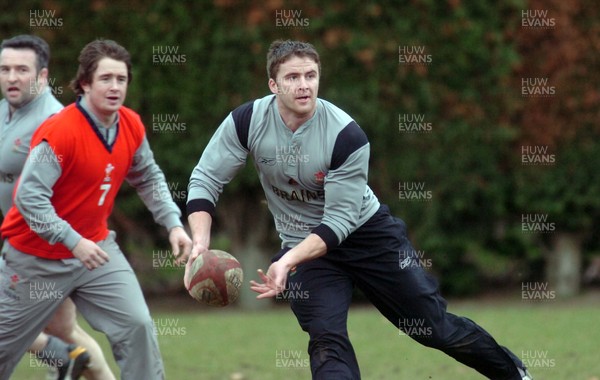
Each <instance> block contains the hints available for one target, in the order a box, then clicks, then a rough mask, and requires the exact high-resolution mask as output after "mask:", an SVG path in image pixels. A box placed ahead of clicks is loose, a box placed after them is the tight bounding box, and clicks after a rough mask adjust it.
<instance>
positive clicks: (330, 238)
mask: <svg viewBox="0 0 600 380" xmlns="http://www.w3.org/2000/svg"><path fill="white" fill-rule="evenodd" d="M312 233H313V234H315V235H317V236H319V237H320V238H321V239H323V241H324V242H325V245H327V252H329V251H330V250H332V249H333V248H335V247H337V246H338V245H339V244H340V241H339V240H338V237H337V235H336V234H335V232H333V230H332V229H331V228H329V226H327V225H325V224H319V225H318V226H317V227H316V228H315V229H314V230H312Z"/></svg>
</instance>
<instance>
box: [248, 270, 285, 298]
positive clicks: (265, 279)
mask: <svg viewBox="0 0 600 380" xmlns="http://www.w3.org/2000/svg"><path fill="white" fill-rule="evenodd" d="M289 270H290V268H288V267H287V265H285V264H284V263H283V260H280V261H276V262H274V263H273V264H271V266H270V267H269V269H268V270H267V273H266V274H265V273H264V272H263V270H262V269H259V270H258V276H259V277H260V280H261V281H262V282H256V281H254V280H250V289H252V290H253V291H255V292H256V293H258V296H256V298H258V299H262V298H269V297H275V296H276V295H278V294H279V293H281V292H283V291H284V290H285V284H286V282H287V275H288V272H289Z"/></svg>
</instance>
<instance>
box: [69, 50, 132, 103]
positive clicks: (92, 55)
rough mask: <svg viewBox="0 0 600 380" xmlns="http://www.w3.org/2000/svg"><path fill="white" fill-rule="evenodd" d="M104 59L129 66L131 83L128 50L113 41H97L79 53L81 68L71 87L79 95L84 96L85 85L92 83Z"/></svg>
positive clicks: (128, 79) (128, 74)
mask: <svg viewBox="0 0 600 380" xmlns="http://www.w3.org/2000/svg"><path fill="white" fill-rule="evenodd" d="M102 58H111V59H114V60H115V61H121V62H124V63H125V65H126V66H127V83H131V80H132V79H133V76H132V74H131V56H130V55H129V52H128V51H127V49H125V48H124V47H123V46H121V45H119V44H118V43H116V42H115V41H112V40H102V39H99V40H95V41H92V42H90V43H89V44H87V45H85V47H84V48H83V49H82V50H81V53H79V68H78V69H77V74H76V75H75V78H73V80H72V81H71V83H70V87H71V88H72V89H73V91H75V93H76V94H77V95H81V94H83V87H82V86H83V85H84V84H90V83H92V79H93V76H94V72H95V71H96V69H97V68H98V62H100V60H101V59H102Z"/></svg>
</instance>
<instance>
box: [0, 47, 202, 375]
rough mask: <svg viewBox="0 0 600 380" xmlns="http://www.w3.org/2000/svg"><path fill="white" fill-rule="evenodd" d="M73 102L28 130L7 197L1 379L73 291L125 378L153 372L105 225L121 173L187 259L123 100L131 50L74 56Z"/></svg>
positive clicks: (141, 311)
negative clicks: (27, 149) (27, 146)
mask: <svg viewBox="0 0 600 380" xmlns="http://www.w3.org/2000/svg"><path fill="white" fill-rule="evenodd" d="M79 63H80V65H79V69H78V72H77V75H76V78H75V79H74V80H73V82H72V84H71V85H72V87H73V89H74V90H75V92H76V93H77V94H78V95H79V97H78V99H77V101H76V103H74V104H71V105H69V106H67V107H66V108H64V109H63V110H62V111H61V112H59V113H57V114H56V115H54V116H52V117H51V118H49V119H48V120H47V121H46V122H45V123H44V124H42V125H41V126H40V128H39V129H38V130H37V131H36V133H35V134H34V136H33V138H32V142H31V147H32V150H31V153H30V155H29V157H28V159H27V162H26V164H25V166H24V168H23V172H22V174H21V178H20V183H19V184H18V186H17V188H16V191H15V196H14V206H13V207H12V208H11V209H10V210H9V212H8V214H7V215H6V218H5V220H4V222H3V223H2V227H1V228H0V232H1V234H2V238H4V239H5V240H6V243H5V244H6V245H7V248H6V249H5V251H6V252H5V258H6V265H5V266H4V268H3V269H2V272H1V273H0V336H2V337H3V338H2V339H1V340H0V379H2V380H3V379H8V378H9V377H10V374H11V373H12V371H13V370H14V367H15V366H16V364H17V363H18V360H19V359H20V357H21V356H22V354H23V353H24V352H25V350H26V349H27V347H28V345H29V344H30V343H31V341H32V340H33V339H34V338H35V337H36V335H37V334H38V333H39V332H40V331H41V330H42V329H43V327H44V326H45V325H46V323H47V322H48V319H49V318H50V317H51V316H52V314H53V312H54V310H56V308H57V307H58V305H59V304H60V302H62V300H63V299H64V298H66V297H71V298H72V299H73V301H74V302H75V304H76V305H77V308H78V310H80V312H81V313H82V315H83V316H84V317H85V318H86V320H87V321H88V322H89V323H90V325H91V326H92V327H94V328H95V329H97V330H100V331H102V332H104V333H105V334H106V335H107V337H108V339H109V341H110V343H111V346H112V350H113V354H114V356H115V358H116V360H117V364H118V365H119V366H120V368H121V378H122V379H148V380H151V379H162V378H163V377H164V369H163V364H162V359H161V355H160V351H159V349H158V344H157V340H156V336H155V334H154V326H153V323H152V319H151V317H150V313H149V310H148V307H147V305H146V303H145V301H144V297H143V295H142V292H141V289H140V286H139V284H138V282H137V279H136V276H135V274H134V273H133V271H132V269H131V267H130V265H129V263H128V262H127V260H126V259H125V257H124V256H123V254H122V252H121V251H120V249H119V246H118V245H117V243H116V241H115V233H114V232H113V231H110V230H109V229H108V226H107V220H108V217H109V215H110V213H111V211H112V208H113V205H114V199H115V197H116V195H117V192H118V190H119V188H120V187H121V184H122V183H123V181H124V180H126V181H127V182H128V183H129V184H131V185H132V186H133V187H135V188H136V190H137V192H138V194H139V195H140V197H141V198H142V200H143V201H144V204H145V205H146V206H147V207H148V209H149V210H150V211H151V212H152V215H153V216H154V219H155V221H156V222H157V223H159V224H160V225H162V226H164V227H165V228H167V230H168V231H169V241H170V243H171V245H172V248H173V255H174V256H176V257H178V261H180V262H181V261H185V260H186V259H187V256H188V255H189V252H190V249H191V240H190V238H189V237H188V235H187V233H186V232H185V230H184V229H183V225H182V223H181V220H180V218H181V212H180V210H179V208H178V207H177V205H176V204H175V203H174V202H173V200H172V198H171V196H170V194H169V190H168V186H167V184H166V180H165V177H164V174H163V173H162V171H161V170H160V168H159V167H158V165H157V164H156V162H155V161H154V158H153V154H152V151H151V149H150V147H149V145H148V141H147V139H146V135H145V128H144V125H143V124H142V122H141V119H140V117H139V115H137V114H136V113H135V112H133V111H132V110H130V109H128V108H126V107H124V106H123V102H124V100H125V96H126V93H127V86H128V84H129V83H130V82H131V79H132V77H131V60H130V56H129V53H128V52H127V50H125V49H124V48H123V47H122V46H120V45H118V44H117V43H116V42H114V41H108V40H97V41H93V42H91V43H90V44H88V45H87V46H86V47H85V48H84V49H83V50H82V52H81V54H80V56H79Z"/></svg>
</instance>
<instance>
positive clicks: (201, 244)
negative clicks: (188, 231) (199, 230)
mask: <svg viewBox="0 0 600 380" xmlns="http://www.w3.org/2000/svg"><path fill="white" fill-rule="evenodd" d="M205 240H206V239H205ZM205 240H204V241H197V240H195V241H194V242H193V245H192V252H191V253H190V256H189V257H188V260H187V263H185V273H184V274H183V285H185V288H186V289H188V288H189V285H190V279H189V278H188V275H189V273H191V272H190V271H191V270H192V264H193V263H194V260H196V258H197V257H198V256H200V255H201V254H202V253H204V252H206V251H208V245H207V244H206V242H205Z"/></svg>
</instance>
